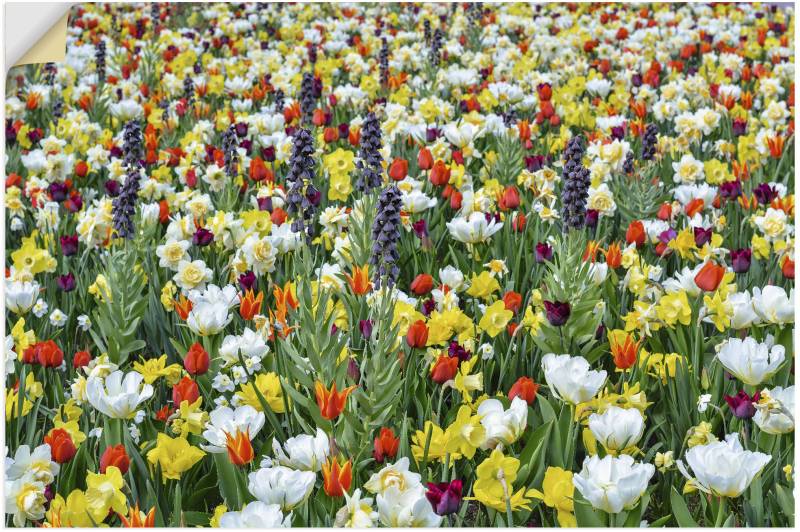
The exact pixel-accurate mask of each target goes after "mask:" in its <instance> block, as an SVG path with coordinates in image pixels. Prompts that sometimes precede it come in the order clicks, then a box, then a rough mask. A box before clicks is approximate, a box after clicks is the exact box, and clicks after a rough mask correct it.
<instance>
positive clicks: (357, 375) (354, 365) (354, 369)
mask: <svg viewBox="0 0 800 532" xmlns="http://www.w3.org/2000/svg"><path fill="white" fill-rule="evenodd" d="M347 376H348V377H350V378H351V379H353V382H355V383H356V384H358V382H359V381H360V380H361V370H360V369H359V367H358V362H356V361H355V359H354V358H348V359H347Z"/></svg>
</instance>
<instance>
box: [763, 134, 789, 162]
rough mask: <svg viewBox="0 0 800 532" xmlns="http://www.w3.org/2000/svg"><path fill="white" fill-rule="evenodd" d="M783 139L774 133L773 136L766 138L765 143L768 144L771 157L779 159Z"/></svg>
mask: <svg viewBox="0 0 800 532" xmlns="http://www.w3.org/2000/svg"><path fill="white" fill-rule="evenodd" d="M784 141H785V139H784V138H783V137H782V136H780V135H775V136H774V137H770V138H768V139H767V145H768V146H769V154H770V155H771V156H772V158H773V159H780V158H781V155H782V154H783V144H784Z"/></svg>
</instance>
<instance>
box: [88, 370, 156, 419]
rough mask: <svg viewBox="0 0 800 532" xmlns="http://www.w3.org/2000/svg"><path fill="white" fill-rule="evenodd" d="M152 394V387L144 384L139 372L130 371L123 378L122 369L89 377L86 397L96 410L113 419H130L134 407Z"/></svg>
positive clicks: (133, 412)
mask: <svg viewBox="0 0 800 532" xmlns="http://www.w3.org/2000/svg"><path fill="white" fill-rule="evenodd" d="M152 395H153V387H152V386H151V385H149V384H144V377H143V376H142V374H141V373H137V372H135V371H131V372H130V373H127V374H126V375H125V378H124V379H123V373H122V371H119V370H117V371H114V372H113V373H111V374H110V375H109V376H108V377H106V378H105V380H104V379H102V378H101V377H89V379H88V380H87V381H86V399H87V400H88V401H89V403H90V404H91V405H92V406H93V407H95V408H96V409H97V410H98V411H100V412H102V413H103V414H105V415H107V416H108V417H110V418H113V419H130V418H131V417H133V415H134V414H135V413H136V408H137V407H138V406H139V405H140V404H141V403H142V402H144V401H146V400H147V399H149V398H150V397H151V396H152Z"/></svg>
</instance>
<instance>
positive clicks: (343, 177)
mask: <svg viewBox="0 0 800 532" xmlns="http://www.w3.org/2000/svg"><path fill="white" fill-rule="evenodd" d="M351 192H353V184H352V182H351V181H350V175H349V174H346V173H341V174H332V175H331V178H330V186H329V188H328V199H330V200H331V201H347V198H348V197H349V196H350V193H351Z"/></svg>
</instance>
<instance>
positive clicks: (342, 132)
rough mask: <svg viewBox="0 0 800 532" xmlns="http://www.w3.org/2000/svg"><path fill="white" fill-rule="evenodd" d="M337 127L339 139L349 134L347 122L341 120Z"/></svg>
mask: <svg viewBox="0 0 800 532" xmlns="http://www.w3.org/2000/svg"><path fill="white" fill-rule="evenodd" d="M338 129H339V138H340V139H346V138H347V137H349V136H350V124H348V123H347V122H342V123H341V124H339V127H338Z"/></svg>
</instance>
